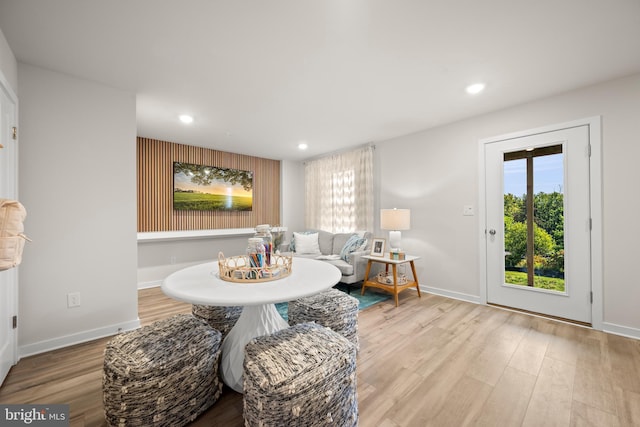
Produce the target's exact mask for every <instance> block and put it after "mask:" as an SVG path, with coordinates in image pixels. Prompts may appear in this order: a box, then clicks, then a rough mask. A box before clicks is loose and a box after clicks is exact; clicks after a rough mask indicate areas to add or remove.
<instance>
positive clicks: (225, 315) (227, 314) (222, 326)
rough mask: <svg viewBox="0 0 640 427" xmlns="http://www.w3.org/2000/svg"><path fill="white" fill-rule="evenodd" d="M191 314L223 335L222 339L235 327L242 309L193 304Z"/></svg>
mask: <svg viewBox="0 0 640 427" xmlns="http://www.w3.org/2000/svg"><path fill="white" fill-rule="evenodd" d="M191 313H192V314H193V315H194V316H196V317H199V318H201V319H204V320H205V321H206V322H207V323H208V324H209V325H210V326H211V327H212V328H213V329H217V330H218V331H220V333H221V334H222V339H223V340H224V337H226V336H227V334H228V333H229V331H230V330H231V328H233V325H235V324H236V322H237V321H238V318H239V317H240V315H241V314H242V307H217V306H210V305H199V304H193V305H192V306H191Z"/></svg>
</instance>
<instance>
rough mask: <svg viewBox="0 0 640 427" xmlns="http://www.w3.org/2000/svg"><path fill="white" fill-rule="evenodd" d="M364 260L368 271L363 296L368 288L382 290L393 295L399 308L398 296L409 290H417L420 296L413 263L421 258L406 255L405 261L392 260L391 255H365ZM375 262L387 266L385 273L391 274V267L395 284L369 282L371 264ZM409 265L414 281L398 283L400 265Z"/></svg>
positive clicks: (363, 282)
mask: <svg viewBox="0 0 640 427" xmlns="http://www.w3.org/2000/svg"><path fill="white" fill-rule="evenodd" d="M362 258H364V259H366V260H368V262H367V269H366V271H365V273H364V280H363V281H362V295H364V291H365V289H366V288H367V287H371V288H378V289H382V290H383V291H386V292H390V293H392V294H393V296H394V297H395V300H396V307H397V306H398V294H399V293H400V292H402V291H404V290H405V289H407V288H416V290H417V291H418V297H422V295H420V286H419V285H418V276H417V275H416V266H415V265H414V264H413V261H415V260H417V259H420V257H419V256H412V255H405V259H391V258H389V254H387V256H386V257H379V256H373V255H363V256H362ZM374 262H380V263H383V264H385V273H389V265H391V269H392V272H393V284H386V283H380V282H378V281H377V280H375V279H374V280H369V273H370V272H371V264H372V263H374ZM407 262H408V263H409V264H410V265H411V273H412V274H413V280H412V281H410V280H408V278H407V282H406V283H401V284H399V283H398V265H399V264H404V263H407Z"/></svg>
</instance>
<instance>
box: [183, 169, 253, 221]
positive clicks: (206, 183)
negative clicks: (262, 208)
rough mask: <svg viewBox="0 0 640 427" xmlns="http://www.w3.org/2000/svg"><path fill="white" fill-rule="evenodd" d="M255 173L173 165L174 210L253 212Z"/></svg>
mask: <svg viewBox="0 0 640 427" xmlns="http://www.w3.org/2000/svg"><path fill="white" fill-rule="evenodd" d="M252 207H253V172H250V171H243V170H239V169H225V168H217V167H214V166H205V165H195V164H191V163H182V162H173V209H175V210H181V211H250V210H251V209H252Z"/></svg>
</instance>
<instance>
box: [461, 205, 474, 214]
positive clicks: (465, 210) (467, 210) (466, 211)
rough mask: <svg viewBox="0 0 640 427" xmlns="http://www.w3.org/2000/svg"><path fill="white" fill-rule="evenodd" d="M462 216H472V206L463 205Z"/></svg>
mask: <svg viewBox="0 0 640 427" xmlns="http://www.w3.org/2000/svg"><path fill="white" fill-rule="evenodd" d="M462 215H464V216H473V215H474V212H473V206H472V205H464V207H463V208H462Z"/></svg>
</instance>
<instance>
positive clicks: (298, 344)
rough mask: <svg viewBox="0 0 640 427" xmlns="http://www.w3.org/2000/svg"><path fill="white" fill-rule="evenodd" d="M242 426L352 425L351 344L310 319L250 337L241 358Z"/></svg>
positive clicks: (354, 396) (354, 403) (353, 359)
mask: <svg viewBox="0 0 640 427" xmlns="http://www.w3.org/2000/svg"><path fill="white" fill-rule="evenodd" d="M243 381H244V401H243V403H244V412H243V415H244V420H245V425H246V426H260V427H270V426H277V427H281V426H287V427H293V426H321V425H326V426H357V425H358V400H357V394H356V348H355V346H354V345H353V344H352V343H351V342H350V341H349V340H347V339H346V338H344V337H343V336H342V335H340V334H338V333H336V332H334V331H332V330H331V329H328V328H325V327H323V326H320V325H318V324H316V323H301V324H298V325H295V326H292V327H290V328H287V329H282V330H280V331H278V332H276V333H274V334H272V335H264V336H260V337H256V338H254V339H253V340H251V341H250V342H249V343H248V344H247V345H246V347H245V357H244V371H243Z"/></svg>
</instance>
